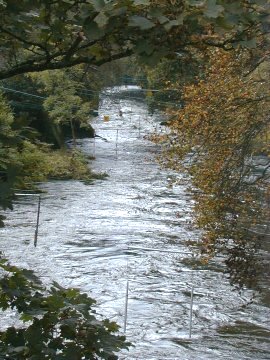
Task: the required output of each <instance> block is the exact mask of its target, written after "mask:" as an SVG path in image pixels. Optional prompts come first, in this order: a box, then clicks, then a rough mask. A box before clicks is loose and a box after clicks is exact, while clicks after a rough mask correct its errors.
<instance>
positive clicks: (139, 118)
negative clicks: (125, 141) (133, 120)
mask: <svg viewBox="0 0 270 360" xmlns="http://www.w3.org/2000/svg"><path fill="white" fill-rule="evenodd" d="M140 137H141V117H139V138H140Z"/></svg>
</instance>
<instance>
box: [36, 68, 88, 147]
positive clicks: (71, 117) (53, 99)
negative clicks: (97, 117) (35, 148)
mask: <svg viewBox="0 0 270 360" xmlns="http://www.w3.org/2000/svg"><path fill="white" fill-rule="evenodd" d="M75 71H76V76H80V75H81V76H83V71H82V69H81V68H78V67H77V68H76V69H75V70H71V71H69V70H55V71H44V72H42V73H38V74H37V73H34V74H32V76H31V77H32V78H33V79H35V81H36V82H37V83H38V84H39V85H41V86H42V92H43V94H44V95H46V96H45V97H44V98H45V100H44V101H43V107H44V109H45V110H46V111H47V112H48V115H49V117H50V118H51V119H52V120H53V121H54V122H55V123H56V124H68V125H69V126H70V128H71V133H72V138H73V144H74V146H76V131H75V123H76V124H78V125H79V127H85V128H87V127H88V121H89V115H90V111H91V103H90V102H86V101H84V100H83V98H82V97H81V96H80V95H78V91H79V90H80V89H81V88H82V82H79V81H77V80H76V79H75V78H74V76H72V75H73V73H75Z"/></svg>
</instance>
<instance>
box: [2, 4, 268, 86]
mask: <svg viewBox="0 0 270 360" xmlns="http://www.w3.org/2000/svg"><path fill="white" fill-rule="evenodd" d="M266 5H267V0H260V1H258V0H256V1H255V0H254V1H242V0H238V1H234V2H228V1H222V0H205V1H204V2H202V1H196V0H158V1H157V0H83V1H78V0H60V1H52V0H45V1H44V0H42V1H41V0H31V1H29V0H24V1H20V2H18V1H15V0H3V1H1V2H0V11H1V20H0V48H1V59H0V79H4V78H7V77H10V76H13V75H16V74H22V73H25V72H33V71H42V70H46V69H48V70H49V69H60V68H65V67H71V66H73V65H76V64H80V63H89V64H91V65H101V64H103V63H106V62H108V61H111V60H113V59H119V58H122V57H124V56H128V55H130V54H132V53H135V54H138V55H140V56H141V57H143V58H144V60H147V61H149V60H150V58H151V59H152V60H155V61H157V60H158V59H159V58H161V57H162V56H166V55H168V54H170V53H174V52H175V51H183V50H185V48H186V46H188V45H194V46H199V45H200V44H201V43H207V44H209V45H217V46H229V44H231V43H233V42H235V41H237V42H239V41H242V42H248V41H250V39H251V38H252V29H254V30H259V29H258V27H257V25H258V24H259V25H260V27H261V30H263V29H264V28H265V26H267V22H268V21H269V17H268V16H269V14H268V15H267V11H266V8H267V6H266Z"/></svg>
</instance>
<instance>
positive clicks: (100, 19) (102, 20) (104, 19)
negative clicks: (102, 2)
mask: <svg viewBox="0 0 270 360" xmlns="http://www.w3.org/2000/svg"><path fill="white" fill-rule="evenodd" d="M108 21H109V18H108V16H107V15H105V14H104V12H103V11H101V12H100V13H99V14H98V16H97V17H96V18H95V22H96V23H97V24H98V26H99V28H103V27H104V26H105V25H106V24H107V23H108Z"/></svg>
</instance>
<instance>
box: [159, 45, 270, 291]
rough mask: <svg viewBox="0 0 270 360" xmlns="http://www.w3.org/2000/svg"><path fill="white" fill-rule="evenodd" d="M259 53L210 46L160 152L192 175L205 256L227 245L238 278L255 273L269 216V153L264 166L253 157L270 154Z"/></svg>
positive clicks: (268, 105)
mask: <svg viewBox="0 0 270 360" xmlns="http://www.w3.org/2000/svg"><path fill="white" fill-rule="evenodd" d="M263 53H264V51H263ZM254 55H255V56H254ZM254 55H253V53H252V52H250V51H247V50H243V49H238V50H236V51H231V52H225V51H224V50H220V49H219V50H212V51H210V53H209V58H210V61H209V63H208V67H207V70H206V72H205V73H204V76H203V78H201V79H199V78H197V79H196V81H195V82H194V83H193V84H189V85H187V86H186V87H185V88H184V107H183V109H181V110H178V111H174V112H173V114H172V120H171V123H170V128H171V133H170V134H169V135H168V136H167V137H166V136H165V138H166V139H167V141H168V147H167V152H166V156H165V158H163V160H164V161H165V163H166V165H168V166H170V167H173V168H174V169H185V170H186V171H187V172H188V173H189V174H190V175H191V179H192V183H193V186H194V187H195V190H196V191H195V193H194V197H195V200H196V204H195V216H196V224H197V225H198V226H199V227H200V228H201V229H203V230H204V235H203V238H202V243H201V246H202V251H203V254H204V259H205V260H206V261H207V260H209V258H211V257H212V256H214V255H215V254H217V253H219V252H225V253H226V259H227V260H226V261H227V264H228V265H229V267H230V268H231V276H232V279H233V280H237V281H238V282H239V283H240V284H243V283H244V282H248V283H249V284H251V283H252V280H253V279H254V276H255V274H256V273H255V271H254V266H253V265H254V263H253V258H252V255H253V254H254V250H255V249H256V248H257V246H258V245H259V242H258V240H259V239H260V235H261V234H260V231H258V228H259V226H262V225H264V224H265V221H266V219H268V218H269V208H268V207H267V201H269V200H267V199H268V196H269V195H268V194H269V176H270V171H269V170H270V160H269V159H268V160H267V158H266V159H265V163H264V165H263V166H262V164H258V163H256V161H255V160H254V159H253V156H254V155H256V154H259V153H264V154H269V144H267V143H266V141H265V135H266V133H267V132H269V122H270V120H269V109H270V93H269V88H268V85H267V79H268V78H269V61H266V62H265V63H262V64H261V65H260V67H259V68H257V69H256V72H254V71H252V70H253V67H254V64H255V63H256V62H257V61H256V58H257V57H258V54H257V52H256V53H255V54H254ZM259 57H261V56H259ZM262 70H263V71H262ZM181 91H182V89H180V92H181ZM163 140H164V139H163ZM258 233H259V234H258Z"/></svg>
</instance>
